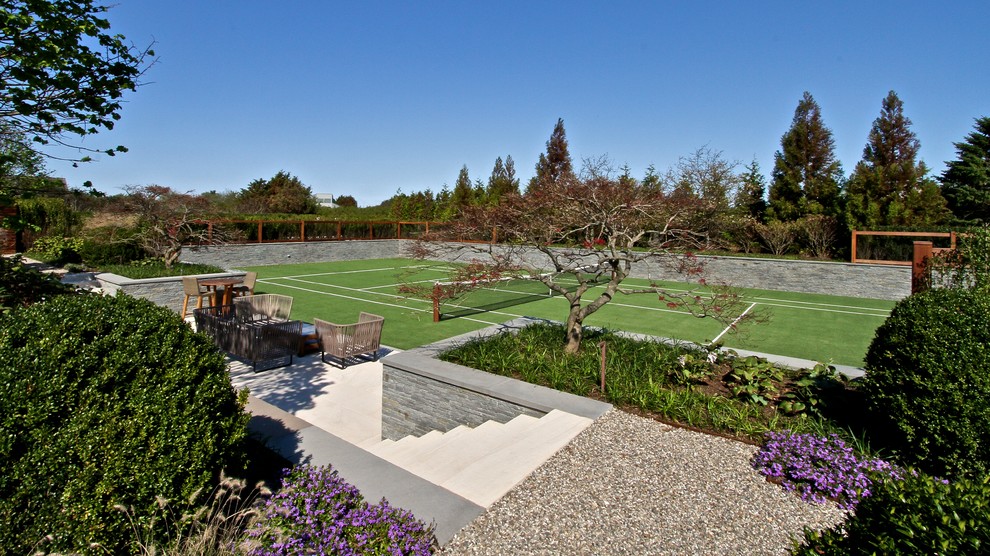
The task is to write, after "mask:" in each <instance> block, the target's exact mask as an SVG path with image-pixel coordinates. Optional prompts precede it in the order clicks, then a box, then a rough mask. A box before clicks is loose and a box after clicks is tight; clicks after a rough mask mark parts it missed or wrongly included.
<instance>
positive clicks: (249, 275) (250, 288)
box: [234, 272, 258, 297]
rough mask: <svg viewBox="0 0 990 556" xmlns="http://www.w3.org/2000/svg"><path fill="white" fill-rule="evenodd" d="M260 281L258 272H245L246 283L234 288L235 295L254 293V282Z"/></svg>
mask: <svg viewBox="0 0 990 556" xmlns="http://www.w3.org/2000/svg"><path fill="white" fill-rule="evenodd" d="M257 281H258V273H257V272H245V273H244V283H243V284H241V285H240V286H236V287H235V288H234V295H235V296H238V297H240V296H244V295H254V284H255V282H257Z"/></svg>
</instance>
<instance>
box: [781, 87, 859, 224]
mask: <svg viewBox="0 0 990 556" xmlns="http://www.w3.org/2000/svg"><path fill="white" fill-rule="evenodd" d="M772 176H773V183H772V184H771V185H770V209H769V210H770V215H771V217H772V218H776V219H779V220H787V221H792V220H797V219H798V218H800V217H802V216H804V215H805V214H825V215H829V216H834V215H836V214H838V213H839V210H840V207H839V193H840V184H841V182H842V165H841V164H840V163H839V161H838V159H836V157H835V140H834V139H833V138H832V131H831V130H830V129H829V128H828V127H826V126H825V124H824V122H823V121H822V114H821V108H820V107H819V106H818V103H817V102H815V99H814V98H813V97H812V96H811V93H809V92H807V91H805V93H804V96H803V97H802V98H801V101H800V102H798V105H797V108H796V109H795V110H794V119H793V120H792V121H791V128H790V129H789V130H788V131H787V133H785V134H784V135H783V137H781V138H780V150H779V151H777V152H776V154H775V155H774V167H773V172H772Z"/></svg>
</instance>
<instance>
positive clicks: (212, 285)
mask: <svg viewBox="0 0 990 556" xmlns="http://www.w3.org/2000/svg"><path fill="white" fill-rule="evenodd" d="M199 283H200V285H202V286H206V287H207V288H208V289H209V290H210V291H212V292H213V298H214V302H213V304H214V305H230V304H231V303H232V302H233V298H234V286H236V285H238V284H243V283H244V277H243V276H238V277H229V278H205V279H203V280H200V281H199ZM221 288H222V289H221Z"/></svg>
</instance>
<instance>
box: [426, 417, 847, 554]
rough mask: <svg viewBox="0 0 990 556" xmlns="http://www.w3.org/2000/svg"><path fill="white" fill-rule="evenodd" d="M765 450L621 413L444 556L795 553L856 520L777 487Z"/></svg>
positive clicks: (577, 442)
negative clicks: (805, 532)
mask: <svg viewBox="0 0 990 556" xmlns="http://www.w3.org/2000/svg"><path fill="white" fill-rule="evenodd" d="M755 452H756V447H755V446H751V445H748V444H743V443H740V442H736V441H733V440H728V439H725V438H721V437H717V436H711V435H707V434H702V433H698V432H693V431H689V430H685V429H680V428H676V427H671V426H669V425H665V424H662V423H659V422H657V421H654V420H652V419H645V418H642V417H638V416H635V415H632V414H629V413H625V412H622V411H618V410H612V411H610V412H609V413H607V414H605V415H604V416H602V417H601V418H600V419H599V420H598V421H597V422H595V423H594V424H593V425H591V427H589V428H588V429H587V430H585V431H584V432H583V433H582V434H581V435H579V436H578V437H577V438H575V439H574V440H573V441H572V442H571V443H570V444H569V445H568V446H567V447H566V448H564V449H563V450H561V451H560V452H558V453H557V454H556V455H555V456H554V457H553V458H551V459H550V460H549V461H548V462H547V463H545V464H544V465H543V466H542V467H540V468H539V469H537V470H536V471H535V472H534V473H533V474H532V475H530V477H529V478H527V479H526V480H525V481H523V482H522V483H521V484H519V485H517V486H516V488H514V489H513V490H512V491H510V492H509V493H508V494H507V495H506V496H505V497H503V498H502V499H501V500H499V501H498V502H496V503H495V504H494V505H493V506H492V507H491V508H490V509H489V510H488V511H487V512H486V513H485V514H484V515H482V516H481V517H479V518H478V519H476V520H475V521H474V522H472V523H471V524H470V525H468V526H467V527H466V528H464V529H463V530H462V531H461V532H460V533H458V535H457V536H455V537H454V539H453V540H452V541H451V542H450V543H449V544H448V545H447V546H446V547H445V548H444V550H443V551H442V552H441V554H445V555H462V554H463V555H470V554H476V555H485V556H488V555H495V554H505V555H511V554H568V555H570V554H630V555H633V554H635V555H642V554H747V555H750V554H786V553H787V552H788V549H789V548H790V546H791V538H792V537H800V536H801V535H802V528H803V527H805V526H808V527H813V528H816V529H822V528H825V527H829V526H831V525H832V524H834V523H837V522H839V521H841V520H842V519H843V518H844V516H845V513H844V512H843V511H842V510H839V509H838V508H837V507H835V506H834V505H827V506H823V505H815V504H809V503H806V502H804V501H802V500H801V499H800V498H798V497H797V496H796V495H794V494H792V493H787V492H784V491H783V489H781V488H780V487H779V486H777V485H773V484H770V483H768V482H767V481H766V480H764V478H763V476H762V475H760V474H759V473H757V472H756V471H755V470H753V469H752V468H751V467H750V463H749V461H750V458H751V457H752V455H753V454H754V453H755Z"/></svg>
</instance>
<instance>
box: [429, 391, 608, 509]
mask: <svg viewBox="0 0 990 556" xmlns="http://www.w3.org/2000/svg"><path fill="white" fill-rule="evenodd" d="M591 422H592V421H591V419H587V418H585V417H579V416H577V415H571V414H570V413H564V412H561V411H556V410H554V411H551V412H550V413H548V414H547V415H546V416H545V417H543V418H542V419H540V421H539V422H538V423H537V424H535V425H533V426H532V427H531V428H529V429H528V430H526V431H524V432H522V434H520V435H519V436H517V437H516V438H515V440H514V442H511V443H509V444H506V445H504V446H502V447H500V448H499V449H498V450H495V451H492V452H490V453H488V454H486V455H484V456H483V457H481V458H479V459H477V460H476V461H474V462H473V463H471V464H470V465H468V466H467V467H465V468H463V469H461V470H460V471H459V472H457V473H456V474H454V475H452V476H450V477H449V478H448V479H446V480H443V481H442V482H440V483H437V484H439V485H440V486H442V487H444V488H446V489H447V490H450V491H451V492H455V493H457V494H459V495H461V496H463V497H464V498H467V499H468V500H470V501H472V502H474V503H475V504H478V505H479V506H483V507H486V508H487V507H489V506H491V505H492V504H493V503H494V502H495V501H496V500H498V499H499V498H501V497H502V495H503V494H505V493H506V492H508V491H509V490H511V489H512V487H514V486H515V485H517V484H519V483H520V482H522V480H523V479H525V478H526V477H528V476H529V474H530V473H532V472H533V471H534V470H536V468H538V467H539V466H540V465H542V464H543V463H544V462H545V461H546V460H548V459H550V457H551V456H553V455H554V454H556V453H557V451H558V450H560V449H561V448H563V447H564V446H566V445H567V443H568V442H570V441H571V439H572V438H574V437H575V436H577V435H578V434H579V433H580V432H581V431H583V430H584V429H585V428H587V427H588V425H590V424H591Z"/></svg>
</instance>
